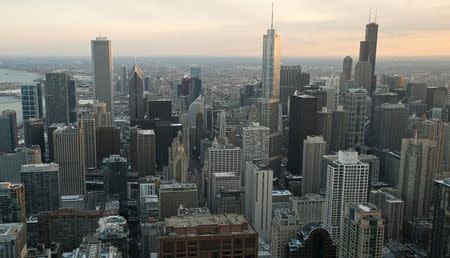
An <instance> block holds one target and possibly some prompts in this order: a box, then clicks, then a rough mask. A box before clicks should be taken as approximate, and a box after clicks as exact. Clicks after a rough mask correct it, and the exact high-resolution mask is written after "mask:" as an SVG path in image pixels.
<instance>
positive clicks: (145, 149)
mask: <svg viewBox="0 0 450 258" xmlns="http://www.w3.org/2000/svg"><path fill="white" fill-rule="evenodd" d="M136 137H137V143H136V145H137V148H136V150H137V172H138V175H139V176H140V177H144V176H149V175H153V174H154V173H155V171H156V168H155V161H156V139H155V132H154V131H153V130H141V129H138V130H137V135H136Z"/></svg>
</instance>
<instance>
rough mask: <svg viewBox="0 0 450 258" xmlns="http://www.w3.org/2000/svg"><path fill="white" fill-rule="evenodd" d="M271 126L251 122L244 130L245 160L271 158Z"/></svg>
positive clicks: (243, 149) (243, 147)
mask: <svg viewBox="0 0 450 258" xmlns="http://www.w3.org/2000/svg"><path fill="white" fill-rule="evenodd" d="M269 133H270V130H269V127H265V126H261V125H259V123H251V124H250V125H249V126H246V127H244V128H243V130H242V151H243V155H244V161H253V160H263V161H265V162H267V161H268V160H269Z"/></svg>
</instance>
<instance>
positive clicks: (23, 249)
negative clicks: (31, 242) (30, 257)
mask: <svg viewBox="0 0 450 258" xmlns="http://www.w3.org/2000/svg"><path fill="white" fill-rule="evenodd" d="M26 226H27V225H26V224H25V223H8V224H2V231H1V233H0V246H1V247H2V256H3V257H22V256H23V257H25V256H24V255H25V254H26V253H27V230H26Z"/></svg>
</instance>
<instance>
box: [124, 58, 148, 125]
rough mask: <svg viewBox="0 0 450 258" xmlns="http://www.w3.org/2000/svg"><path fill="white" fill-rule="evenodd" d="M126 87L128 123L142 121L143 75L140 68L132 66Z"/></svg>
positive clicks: (143, 107) (143, 108)
mask: <svg viewBox="0 0 450 258" xmlns="http://www.w3.org/2000/svg"><path fill="white" fill-rule="evenodd" d="M128 87H129V93H130V96H129V98H128V105H129V106H128V110H129V113H130V122H132V121H134V122H136V121H138V120H142V119H144V113H145V105H144V73H143V72H142V70H141V68H140V67H139V66H138V65H137V64H134V66H133V68H132V69H131V72H130V75H129V80H128Z"/></svg>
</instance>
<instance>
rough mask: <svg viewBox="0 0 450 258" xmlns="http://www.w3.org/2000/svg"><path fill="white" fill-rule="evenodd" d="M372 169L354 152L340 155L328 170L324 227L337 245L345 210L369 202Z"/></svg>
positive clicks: (342, 152)
mask: <svg viewBox="0 0 450 258" xmlns="http://www.w3.org/2000/svg"><path fill="white" fill-rule="evenodd" d="M368 178H369V165H368V164H365V163H362V162H361V161H359V160H358V153H357V152H354V151H339V152H338V155H337V160H334V161H332V162H331V163H330V164H328V166H327V181H326V182H327V183H326V194H325V211H324V227H325V228H326V229H327V230H328V231H329V232H330V234H331V236H332V237H333V239H334V240H335V241H337V242H338V241H339V239H340V232H341V231H340V230H341V222H342V217H343V215H344V214H343V213H344V209H345V207H346V205H347V204H349V203H353V202H356V203H362V202H366V201H367V189H368V188H367V187H368V186H367V184H368Z"/></svg>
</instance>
